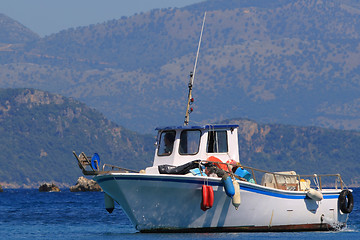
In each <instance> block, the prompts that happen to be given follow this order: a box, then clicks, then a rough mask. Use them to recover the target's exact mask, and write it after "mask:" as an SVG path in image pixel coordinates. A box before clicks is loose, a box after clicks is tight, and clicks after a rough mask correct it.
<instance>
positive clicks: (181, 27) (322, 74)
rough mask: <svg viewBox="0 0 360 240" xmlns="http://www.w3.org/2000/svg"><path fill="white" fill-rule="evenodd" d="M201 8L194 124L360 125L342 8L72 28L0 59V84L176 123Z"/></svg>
mask: <svg viewBox="0 0 360 240" xmlns="http://www.w3.org/2000/svg"><path fill="white" fill-rule="evenodd" d="M204 10H208V13H207V21H206V25H205V31H204V36H203V42H202V49H201V52H200V58H199V63H198V69H197V75H196V81H195V85H194V95H195V97H196V102H195V103H196V105H195V111H194V113H193V114H192V116H191V118H192V119H193V120H194V121H196V122H209V121H214V120H215V121H219V120H221V119H227V118H235V117H249V118H252V119H256V120H258V121H262V122H281V123H291V124H297V125H318V126H326V127H333V128H343V129H359V128H360V121H359V120H360V111H359V110H358V109H359V108H358V106H359V104H358V101H359V97H358V92H359V90H360V89H359V88H360V83H359V80H358V79H359V75H360V68H359V59H360V56H359V54H360V52H359V49H360V47H359V44H358V40H359V29H360V7H359V4H357V3H356V2H355V1H349V0H347V1H339V0H329V1H320V0H307V1H290V2H289V1H271V2H269V1H263V0H258V1H247V0H243V1H220V0H219V1H214V0H212V1H205V2H202V3H199V4H194V5H191V6H188V7H185V8H181V9H176V8H175V9H171V8H169V9H158V10H152V11H150V12H146V13H141V14H136V15H134V16H131V17H123V18H121V19H118V20H112V21H108V22H105V23H101V24H95V25H90V26H86V27H79V28H76V29H68V30H64V31H61V32H59V33H57V34H52V35H50V36H47V37H45V38H42V39H40V40H38V41H32V42H29V43H26V44H25V45H24V46H12V47H10V49H11V50H12V51H7V52H5V51H3V52H0V54H1V55H2V56H3V58H0V62H1V66H0V68H1V73H0V74H1V78H0V86H1V87H34V88H39V89H44V90H48V91H51V92H56V93H61V94H62V95H65V96H68V97H70V96H73V97H76V98H77V99H80V100H82V101H84V102H86V103H87V104H89V105H90V106H92V107H96V108H97V109H99V110H100V111H101V112H103V113H104V114H105V115H106V116H107V117H109V118H110V119H111V120H114V121H116V122H117V123H119V124H121V125H124V126H127V127H130V128H131V129H133V130H136V129H137V131H142V130H145V131H147V132H149V131H150V130H151V129H153V127H154V126H155V125H156V124H159V125H166V124H174V123H175V124H179V123H180V124H181V121H182V119H183V115H184V111H185V106H184V103H185V100H186V99H185V98H186V94H187V89H186V88H187V82H188V77H187V76H188V73H189V71H191V70H192V68H193V63H194V57H195V52H196V47H197V42H198V37H199V32H200V27H201V21H202V16H203V12H204ZM114 109H115V110H116V111H114ZM164 116H166V118H164Z"/></svg>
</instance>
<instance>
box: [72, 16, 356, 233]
mask: <svg viewBox="0 0 360 240" xmlns="http://www.w3.org/2000/svg"><path fill="white" fill-rule="evenodd" d="M205 16H206V14H205ZM205 16H204V21H203V25H202V30H201V35H200V40H199V45H198V51H197V55H196V60H195V66H194V70H193V72H192V74H190V82H189V93H188V102H187V108H186V114H185V120H184V125H181V126H167V127H158V128H156V131H157V140H156V148H155V155H154V162H153V165H152V166H149V167H147V168H146V169H144V170H141V171H133V170H129V169H125V168H122V167H119V166H113V165H109V164H103V165H102V166H101V164H100V157H99V154H97V153H96V154H94V155H93V156H88V155H86V154H85V153H83V152H82V153H80V154H79V155H78V154H76V153H75V152H73V154H74V156H75V157H76V159H77V161H78V164H79V167H80V168H81V170H82V172H83V174H84V175H93V176H94V180H95V181H96V182H97V183H98V184H99V185H100V186H101V188H102V189H103V191H104V196H105V208H106V209H107V210H108V211H109V212H112V211H113V210H114V207H115V203H118V204H119V205H120V206H121V208H122V210H123V211H124V212H125V213H126V215H127V216H128V217H129V219H130V221H131V222H132V223H133V225H134V226H135V228H136V229H137V230H138V231H140V232H219V231H310V230H311V231H313V230H336V229H340V228H343V227H344V226H346V222H347V219H348V216H349V214H350V213H351V211H352V209H353V204H354V200H353V195H352V190H351V189H347V188H346V186H345V184H344V183H343V180H342V178H341V176H340V174H322V175H321V174H309V175H300V174H298V173H297V172H296V171H295V170H293V169H290V170H288V169H286V170H288V171H284V169H280V171H279V172H270V171H266V170H260V169H255V168H253V167H250V166H243V165H242V164H241V161H240V160H241V159H240V158H239V147H238V134H239V133H238V127H239V126H238V125H236V124H204V125H198V126H193V125H189V114H190V113H191V112H192V108H191V107H190V105H191V103H192V102H193V98H192V85H193V81H194V77H195V70H196V63H197V58H198V54H199V49H200V43H201V36H202V32H203V28H204V23H205ZM133 161H135V160H133ZM139 161H141V160H139ZM327 179H331V180H327ZM329 182H332V183H333V184H331V185H329V184H328V183H329ZM329 186H330V187H329Z"/></svg>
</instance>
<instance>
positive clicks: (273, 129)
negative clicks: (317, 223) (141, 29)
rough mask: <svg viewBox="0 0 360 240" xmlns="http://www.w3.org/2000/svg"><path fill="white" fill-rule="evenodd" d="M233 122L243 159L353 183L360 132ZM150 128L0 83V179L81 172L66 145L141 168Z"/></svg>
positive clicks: (12, 183) (33, 180)
mask: <svg viewBox="0 0 360 240" xmlns="http://www.w3.org/2000/svg"><path fill="white" fill-rule="evenodd" d="M223 123H233V124H239V126H240V127H239V149H240V161H241V163H242V164H243V165H247V166H252V167H256V168H259V169H265V170H272V171H288V170H295V171H297V172H298V173H300V174H313V173H340V174H342V177H343V179H344V180H345V182H346V183H348V184H354V185H358V184H359V183H360V178H359V177H358V176H359V173H360V163H359V161H358V156H359V154H360V152H359V151H360V149H359V148H358V146H359V144H360V133H359V132H357V131H343V130H331V129H324V128H318V127H297V126H290V125H282V124H260V123H257V122H255V121H252V120H249V119H232V120H226V121H224V122H223ZM155 136H156V133H155V132H154V133H153V134H151V135H142V134H138V133H135V132H132V131H129V130H127V129H125V128H123V127H121V126H118V125H116V124H114V123H112V122H110V121H109V120H107V119H106V118H105V117H104V116H103V115H102V114H100V113H99V112H98V111H96V110H94V109H91V108H89V107H87V106H86V105H85V104H83V103H80V102H78V101H75V100H73V99H71V98H66V97H63V96H61V95H57V94H51V93H49V92H44V91H40V90H35V89H0V148H1V149H2V153H1V155H0V165H1V168H0V183H1V184H2V185H3V186H4V187H24V186H31V187H38V186H39V184H40V183H43V182H45V181H47V182H50V181H53V182H56V183H58V184H59V185H61V186H66V185H72V184H75V182H76V179H77V178H78V177H79V176H81V175H82V173H81V170H80V169H79V167H78V165H77V163H76V159H75V157H74V156H73V155H72V151H73V150H75V151H76V152H77V153H78V154H79V153H80V152H85V153H86V154H88V155H90V156H91V155H92V154H93V153H95V152H97V153H98V154H99V155H100V159H101V164H100V165H102V164H104V163H109V164H113V165H116V166H122V167H126V168H130V169H135V170H140V169H144V168H146V167H147V166H152V160H153V154H154V151H155V146H154V142H155Z"/></svg>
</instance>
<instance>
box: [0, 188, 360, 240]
mask: <svg viewBox="0 0 360 240" xmlns="http://www.w3.org/2000/svg"><path fill="white" fill-rule="evenodd" d="M353 195H354V200H355V202H354V210H353V212H352V213H351V214H350V216H349V220H348V226H347V227H346V228H345V229H343V230H341V231H337V232H281V233H277V232H275V233H267V232H266V233H177V234H175V233H165V234H149V233H138V232H137V231H136V229H135V228H134V227H133V226H132V224H131V222H130V221H129V219H128V218H127V217H126V215H125V214H124V212H123V211H122V210H121V207H120V206H119V205H116V206H115V210H114V212H113V213H112V214H109V213H107V212H106V210H105V207H104V196H103V193H101V192H80V193H72V192H70V191H69V190H62V191H61V192H50V193H44V192H39V191H38V190H37V189H31V190H29V189H5V190H4V192H2V193H0V239H61V240H67V239H79V240H80V239H86V240H92V239H94V240H95V239H96V240H100V239H144V240H147V239H204V240H205V239H206V240H209V239H227V240H229V239H317V240H321V239H360V189H354V192H353ZM174 217H176V216H174Z"/></svg>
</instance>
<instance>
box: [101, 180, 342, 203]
mask: <svg viewBox="0 0 360 240" xmlns="http://www.w3.org/2000/svg"><path fill="white" fill-rule="evenodd" d="M114 179H115V180H134V181H137V180H146V181H160V182H179V183H190V184H200V185H201V184H204V180H203V179H196V180H195V179H193V180H190V179H176V178H162V177H149V178H148V177H145V176H144V177H140V176H121V177H116V176H108V177H103V178H102V179H98V180H96V181H97V182H98V183H102V182H106V181H110V180H114ZM205 181H206V180H205ZM206 183H207V184H208V185H210V186H218V187H223V184H222V182H221V181H219V182H213V181H206ZM241 189H242V190H245V191H248V192H253V193H258V194H262V195H267V196H271V197H277V198H287V199H306V198H308V197H307V196H306V194H305V195H304V194H296V193H294V194H287V193H279V192H273V191H271V190H270V191H264V190H261V189H258V188H256V187H255V188H251V187H249V186H243V185H241ZM323 197H324V199H337V198H338V197H339V195H338V194H335V195H334V194H324V193H323Z"/></svg>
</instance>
